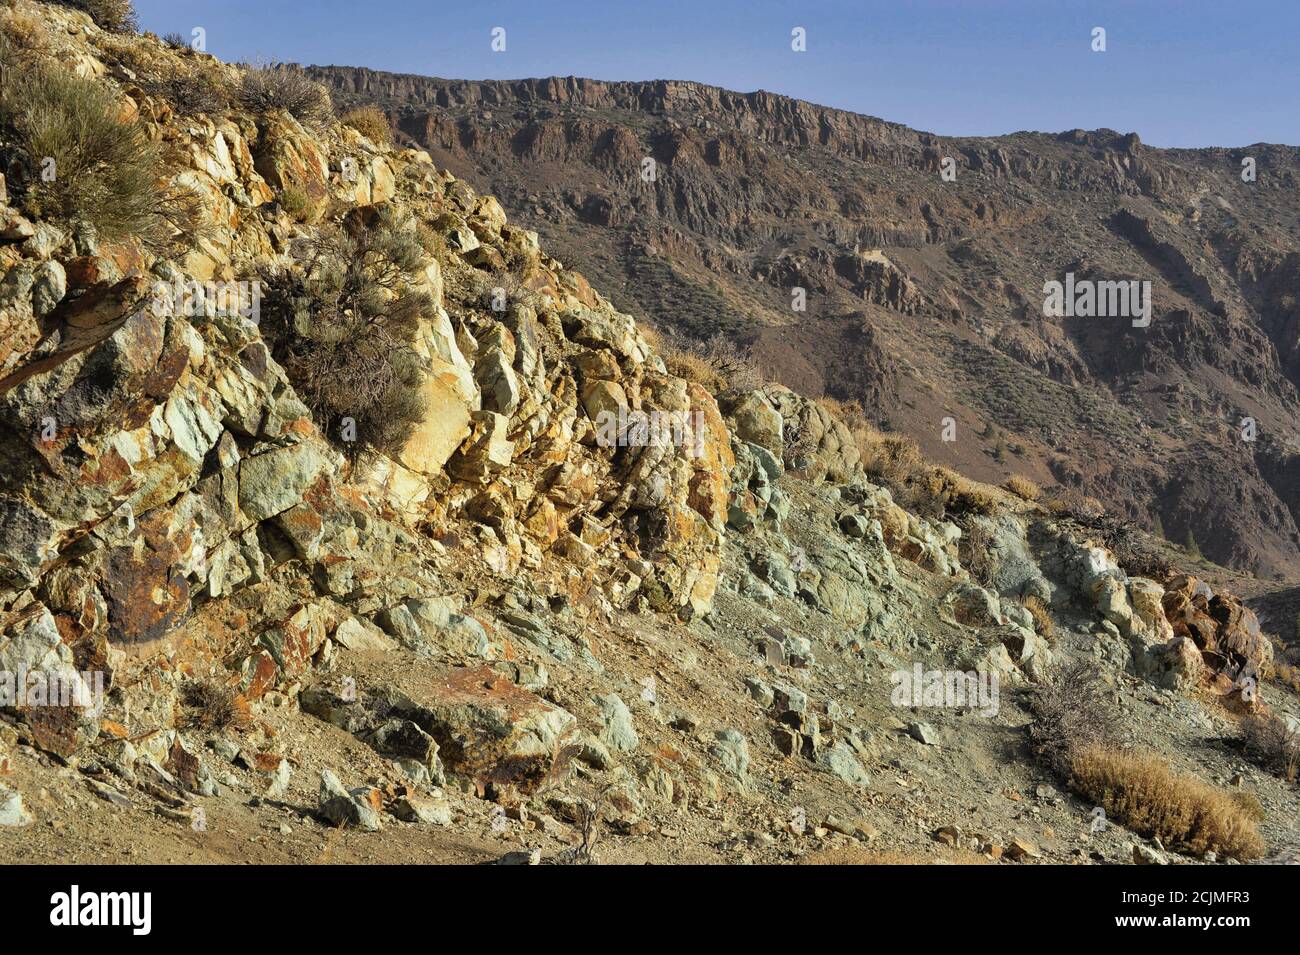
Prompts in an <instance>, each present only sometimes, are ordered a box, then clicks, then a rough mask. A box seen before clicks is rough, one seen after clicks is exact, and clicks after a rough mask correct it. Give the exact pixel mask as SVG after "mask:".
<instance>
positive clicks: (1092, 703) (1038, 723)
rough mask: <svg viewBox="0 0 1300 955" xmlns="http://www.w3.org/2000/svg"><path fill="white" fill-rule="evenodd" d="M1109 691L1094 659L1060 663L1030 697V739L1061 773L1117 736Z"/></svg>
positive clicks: (1051, 765)
mask: <svg viewBox="0 0 1300 955" xmlns="http://www.w3.org/2000/svg"><path fill="white" fill-rule="evenodd" d="M1031 612H1032V611H1031ZM1105 693H1106V688H1105V684H1104V683H1103V682H1102V678H1101V672H1100V671H1099V670H1098V669H1097V666H1096V664H1094V663H1091V662H1078V663H1072V664H1068V665H1066V666H1063V667H1058V668H1057V669H1056V670H1055V671H1054V672H1052V673H1051V674H1050V676H1049V677H1048V678H1047V679H1046V680H1045V681H1043V683H1042V684H1041V685H1040V686H1039V687H1038V688H1037V689H1036V690H1035V692H1034V694H1033V696H1031V697H1030V701H1029V709H1030V712H1031V713H1033V716H1034V721H1033V722H1032V723H1031V724H1030V726H1029V737H1030V740H1031V741H1032V743H1033V746H1034V750H1035V752H1036V754H1037V756H1038V757H1039V759H1041V760H1042V761H1043V763H1044V764H1046V765H1047V766H1048V767H1049V768H1050V769H1052V770H1053V771H1054V772H1055V773H1056V774H1057V775H1058V776H1060V777H1062V778H1067V777H1068V776H1069V773H1070V768H1071V766H1072V765H1073V762H1074V758H1075V756H1076V755H1077V754H1079V753H1081V752H1083V751H1084V750H1088V749H1093V748H1096V747H1104V746H1107V745H1109V744H1110V743H1111V741H1112V740H1113V739H1114V737H1115V733H1116V729H1117V727H1118V722H1119V721H1118V717H1117V716H1116V715H1115V709H1114V707H1112V706H1111V705H1110V704H1109V702H1108V701H1107V700H1106V697H1105Z"/></svg>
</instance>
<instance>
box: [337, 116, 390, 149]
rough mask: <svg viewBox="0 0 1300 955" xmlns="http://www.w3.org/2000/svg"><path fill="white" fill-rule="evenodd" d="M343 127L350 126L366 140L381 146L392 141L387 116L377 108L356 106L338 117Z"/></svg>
mask: <svg viewBox="0 0 1300 955" xmlns="http://www.w3.org/2000/svg"><path fill="white" fill-rule="evenodd" d="M339 122H341V123H342V124H343V125H344V126H351V127H352V128H353V129H355V130H356V131H357V132H359V133H360V134H361V135H362V136H364V137H366V139H368V140H370V141H371V142H372V143H375V144H376V145H379V146H382V145H384V144H385V143H390V142H392V140H393V129H392V127H391V126H390V125H389V123H388V114H386V113H385V112H384V111H383V110H382V109H380V108H379V107H378V106H358V107H356V108H355V109H350V110H348V111H347V112H346V113H344V114H343V115H342V116H340V117H339Z"/></svg>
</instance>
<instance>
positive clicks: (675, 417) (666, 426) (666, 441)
mask: <svg viewBox="0 0 1300 955" xmlns="http://www.w3.org/2000/svg"><path fill="white" fill-rule="evenodd" d="M595 425H596V443H597V444H599V445H600V446H601V447H602V448H663V447H669V446H672V447H678V448H685V449H686V453H687V455H688V456H689V457H692V458H698V457H702V456H703V455H704V413H703V412H700V411H694V412H692V413H690V414H687V413H686V412H684V411H659V410H654V411H651V412H650V413H649V414H647V413H646V412H644V411H629V410H628V409H627V408H625V407H622V406H620V407H619V409H618V412H617V413H615V412H613V411H601V412H600V413H598V414H597V415H596V420H595Z"/></svg>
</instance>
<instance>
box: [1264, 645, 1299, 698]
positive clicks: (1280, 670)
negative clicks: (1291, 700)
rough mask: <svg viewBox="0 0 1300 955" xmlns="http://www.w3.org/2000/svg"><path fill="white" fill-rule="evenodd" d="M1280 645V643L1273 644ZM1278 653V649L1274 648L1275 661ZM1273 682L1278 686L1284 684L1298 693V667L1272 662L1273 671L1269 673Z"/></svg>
mask: <svg viewBox="0 0 1300 955" xmlns="http://www.w3.org/2000/svg"><path fill="white" fill-rule="evenodd" d="M1275 646H1278V647H1280V646H1281V645H1280V644H1275ZM1279 655H1280V653H1279V651H1278V650H1276V649H1275V650H1274V653H1273V659H1274V660H1275V661H1276V660H1277V658H1278V656H1279ZM1271 676H1272V678H1273V682H1274V683H1277V684H1278V685H1279V686H1285V687H1287V688H1289V689H1290V690H1291V692H1293V693H1300V667H1297V666H1293V665H1292V664H1290V663H1281V662H1274V664H1273V672H1272V674H1271Z"/></svg>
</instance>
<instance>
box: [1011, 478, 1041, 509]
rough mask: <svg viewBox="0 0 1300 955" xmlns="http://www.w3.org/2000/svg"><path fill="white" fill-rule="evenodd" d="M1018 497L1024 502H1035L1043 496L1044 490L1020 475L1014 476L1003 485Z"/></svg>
mask: <svg viewBox="0 0 1300 955" xmlns="http://www.w3.org/2000/svg"><path fill="white" fill-rule="evenodd" d="M1002 486H1003V487H1004V488H1006V489H1007V490H1008V491H1010V492H1011V493H1012V494H1014V495H1015V496H1016V497H1018V498H1020V499H1021V500H1023V501H1029V502H1031V503H1032V502H1034V501H1037V500H1038V499H1039V498H1040V497H1042V496H1043V489H1042V488H1041V487H1039V486H1038V485H1037V484H1035V483H1034V482H1033V481H1031V480H1029V478H1027V477H1023V476H1021V475H1019V474H1013V475H1012V476H1011V477H1009V478H1007V480H1006V483H1004V484H1003V485H1002Z"/></svg>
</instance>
